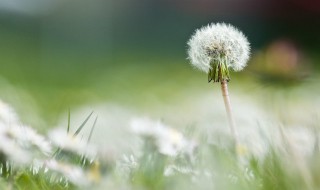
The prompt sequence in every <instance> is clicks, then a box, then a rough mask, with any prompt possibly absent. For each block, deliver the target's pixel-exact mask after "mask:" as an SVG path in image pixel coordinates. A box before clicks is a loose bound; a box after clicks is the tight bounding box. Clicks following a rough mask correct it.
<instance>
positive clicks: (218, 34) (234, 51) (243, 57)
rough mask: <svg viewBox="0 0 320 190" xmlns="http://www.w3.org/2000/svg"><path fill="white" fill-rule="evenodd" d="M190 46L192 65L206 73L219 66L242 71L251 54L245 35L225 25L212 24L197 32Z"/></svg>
mask: <svg viewBox="0 0 320 190" xmlns="http://www.w3.org/2000/svg"><path fill="white" fill-rule="evenodd" d="M188 45H189V49H188V59H189V60H190V61H191V64H192V65H193V66H194V67H196V68H197V69H199V70H201V71H204V72H206V73H210V70H214V71H216V70H217V69H216V67H215V66H217V65H220V67H224V66H225V67H227V68H225V69H226V70H227V69H228V68H232V69H233V70H234V71H240V70H242V69H243V68H244V67H245V66H246V64H247V61H248V59H249V54H250V53H249V51H250V47H249V42H248V40H247V38H246V37H245V36H244V35H243V33H242V32H240V31H239V30H238V29H236V28H235V27H233V26H231V25H227V24H224V23H217V24H213V23H212V24H209V25H207V26H205V27H202V28H200V29H198V30H196V32H195V34H194V35H193V36H192V37H191V39H190V40H189V42H188ZM227 71H228V70H227ZM225 74H227V75H228V73H225ZM227 77H229V76H227Z"/></svg>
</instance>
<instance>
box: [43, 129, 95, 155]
mask: <svg viewBox="0 0 320 190" xmlns="http://www.w3.org/2000/svg"><path fill="white" fill-rule="evenodd" d="M49 138H50V139H51V141H52V143H53V145H55V146H57V147H59V148H61V149H63V150H66V151H70V152H73V153H76V154H78V155H80V156H82V155H86V156H87V157H89V158H94V157H95V156H96V154H97V153H96V148H95V147H94V146H93V145H91V144H88V143H87V142H86V141H85V140H82V139H81V138H79V137H78V136H73V135H72V134H68V133H67V131H66V130H65V129H62V128H56V129H53V130H51V131H50V132H49Z"/></svg>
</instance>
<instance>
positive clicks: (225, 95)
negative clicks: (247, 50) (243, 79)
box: [219, 67, 239, 147]
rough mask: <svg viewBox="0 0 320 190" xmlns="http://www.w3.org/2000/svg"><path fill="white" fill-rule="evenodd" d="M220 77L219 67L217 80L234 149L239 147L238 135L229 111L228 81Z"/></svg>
mask: <svg viewBox="0 0 320 190" xmlns="http://www.w3.org/2000/svg"><path fill="white" fill-rule="evenodd" d="M221 75H222V72H221V68H220V67H219V78H220V82H221V91H222V97H223V101H224V105H225V107H226V112H227V117H228V122H229V126H230V130H231V134H232V136H233V140H234V144H235V147H237V146H238V145H239V144H238V143H239V141H238V134H237V131H236V127H235V122H234V119H233V115H232V110H231V103H230V98H229V91H228V81H227V79H223V78H221Z"/></svg>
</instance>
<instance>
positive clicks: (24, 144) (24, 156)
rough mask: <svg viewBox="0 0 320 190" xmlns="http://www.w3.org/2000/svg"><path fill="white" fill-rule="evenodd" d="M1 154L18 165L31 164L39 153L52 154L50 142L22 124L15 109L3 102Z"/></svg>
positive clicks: (0, 123) (0, 137) (0, 119)
mask: <svg viewBox="0 0 320 190" xmlns="http://www.w3.org/2000/svg"><path fill="white" fill-rule="evenodd" d="M0 152H1V153H2V154H4V155H5V157H6V159H7V161H13V162H14V163H16V164H27V163H29V162H30V161H31V160H32V158H33V157H35V155H36V153H39V152H40V153H41V154H45V155H48V154H50V153H51V145H50V144H49V142H48V141H46V139H45V138H44V137H43V136H41V135H39V134H38V133H37V132H36V131H35V130H34V129H32V128H30V127H28V126H24V125H23V124H21V122H20V121H19V118H18V116H17V114H16V113H15V111H14V109H13V108H11V107H10V106H9V105H7V104H6V103H4V102H2V101H1V100H0ZM38 156H39V154H38Z"/></svg>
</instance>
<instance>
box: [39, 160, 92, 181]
mask: <svg viewBox="0 0 320 190" xmlns="http://www.w3.org/2000/svg"><path fill="white" fill-rule="evenodd" d="M44 166H45V167H46V168H47V169H48V170H49V171H55V172H58V173H60V174H61V175H62V176H63V177H65V178H66V179H67V180H69V181H70V182H72V183H74V184H76V185H80V186H84V185H88V184H89V181H88V178H87V175H86V173H85V171H83V170H82V169H81V167H78V166H74V165H71V164H67V163H62V162H58V161H56V160H47V161H45V162H44Z"/></svg>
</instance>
